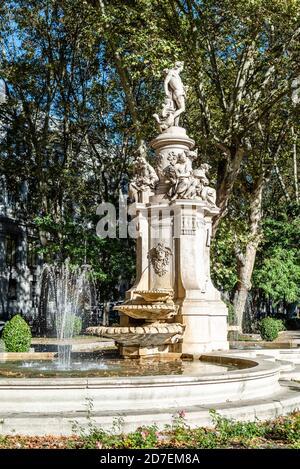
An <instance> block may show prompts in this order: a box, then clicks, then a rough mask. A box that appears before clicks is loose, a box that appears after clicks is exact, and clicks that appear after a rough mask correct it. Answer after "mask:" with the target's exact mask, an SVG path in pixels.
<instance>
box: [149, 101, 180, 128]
mask: <svg viewBox="0 0 300 469" xmlns="http://www.w3.org/2000/svg"><path fill="white" fill-rule="evenodd" d="M174 114H175V108H174V105H173V100H172V99H170V98H168V97H167V98H166V99H165V103H164V105H163V108H162V110H161V113H160V114H153V117H154V119H155V120H156V122H157V123H158V128H159V131H160V132H163V131H164V130H167V129H168V128H169V127H171V126H172V125H174Z"/></svg>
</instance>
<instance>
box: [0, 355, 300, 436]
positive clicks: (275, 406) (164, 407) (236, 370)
mask: <svg viewBox="0 0 300 469" xmlns="http://www.w3.org/2000/svg"><path fill="white" fill-rule="evenodd" d="M86 357H87V358H86V359H84V358H83V357H82V356H81V357H80V356H79V355H76V354H74V356H73V364H72V365H73V368H72V369H71V370H67V371H61V370H59V369H58V366H57V364H56V362H55V361H52V362H51V361H40V362H36V361H35V362H34V361H29V362H27V363H26V364H25V363H24V362H22V361H19V362H18V363H17V362H7V363H5V362H2V363H1V364H0V370H1V371H2V376H0V433H2V434H13V433H15V432H17V433H20V434H25V435H28V434H31V435H45V434H53V435H55V434H56V435H58V434H63V435H67V434H71V433H72V432H73V425H74V422H75V421H76V422H78V423H79V424H80V425H87V424H88V423H89V419H90V418H92V420H93V423H95V424H97V425H99V426H100V427H101V428H105V429H111V427H112V423H113V421H114V420H115V419H120V418H121V419H122V422H123V426H122V430H124V431H129V430H132V429H136V428H137V427H138V426H140V425H141V424H143V425H149V424H154V423H155V424H157V425H158V426H160V427H161V426H163V425H165V424H169V423H170V422H171V421H172V415H174V414H176V413H177V412H178V411H181V410H185V412H186V415H187V422H188V423H189V424H190V425H196V426H199V425H201V424H205V425H207V424H209V423H210V409H212V408H213V409H215V410H216V411H217V412H219V413H221V414H223V415H228V416H229V417H233V418H234V417H235V418H239V419H246V420H249V419H255V418H257V417H258V418H271V417H274V416H275V415H277V413H278V414H280V413H283V412H286V411H292V410H294V409H295V408H297V407H298V406H299V403H300V398H299V389H298V388H297V389H296V387H297V386H296V385H293V387H284V386H281V385H280V383H279V378H280V371H281V365H280V364H279V362H277V361H275V360H274V358H273V357H264V356H261V357H259V356H254V355H252V356H245V354H243V356H239V355H238V352H225V353H222V352H220V353H211V354H206V355H202V356H201V360H194V361H192V362H191V361H182V360H175V361H168V362H164V361H156V360H149V359H147V360H145V361H143V360H142V361H140V360H122V359H117V358H116V357H113V356H109V354H106V356H105V359H104V357H103V356H102V357H101V355H100V356H99V357H98V360H96V361H92V360H90V359H89V358H88V354H86ZM76 368H77V369H76ZM5 370H6V371H9V373H12V374H9V373H8V374H6V375H5V373H6V371H5ZM94 372H95V373H96V374H95V375H94V374H93V373H94ZM14 373H15V375H14Z"/></svg>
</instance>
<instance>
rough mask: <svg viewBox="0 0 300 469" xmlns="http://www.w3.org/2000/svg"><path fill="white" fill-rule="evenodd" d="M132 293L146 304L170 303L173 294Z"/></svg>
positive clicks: (163, 292) (161, 292) (157, 291)
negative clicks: (146, 302) (156, 302)
mask: <svg viewBox="0 0 300 469" xmlns="http://www.w3.org/2000/svg"><path fill="white" fill-rule="evenodd" d="M134 293H135V294H136V295H139V296H141V297H142V298H143V299H144V300H145V301H148V302H155V301H170V300H172V298H173V294H174V292H173V290H136V291H135V292H134Z"/></svg>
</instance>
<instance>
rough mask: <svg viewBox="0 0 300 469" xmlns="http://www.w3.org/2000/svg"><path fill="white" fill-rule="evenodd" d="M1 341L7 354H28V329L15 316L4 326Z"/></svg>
mask: <svg viewBox="0 0 300 469" xmlns="http://www.w3.org/2000/svg"><path fill="white" fill-rule="evenodd" d="M2 339H3V341H4V345H5V349H6V351H7V352H28V351H29V349H30V344H31V330H30V327H29V326H28V324H27V322H26V321H25V320H24V319H23V318H22V317H21V316H20V315H19V314H17V315H16V316H14V317H13V318H12V319H11V320H10V321H8V322H7V323H6V324H5V326H4V329H3V334H2Z"/></svg>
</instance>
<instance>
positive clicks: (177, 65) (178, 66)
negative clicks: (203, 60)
mask: <svg viewBox="0 0 300 469" xmlns="http://www.w3.org/2000/svg"><path fill="white" fill-rule="evenodd" d="M183 66H184V62H175V69H176V70H177V71H178V72H182V70H183Z"/></svg>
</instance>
